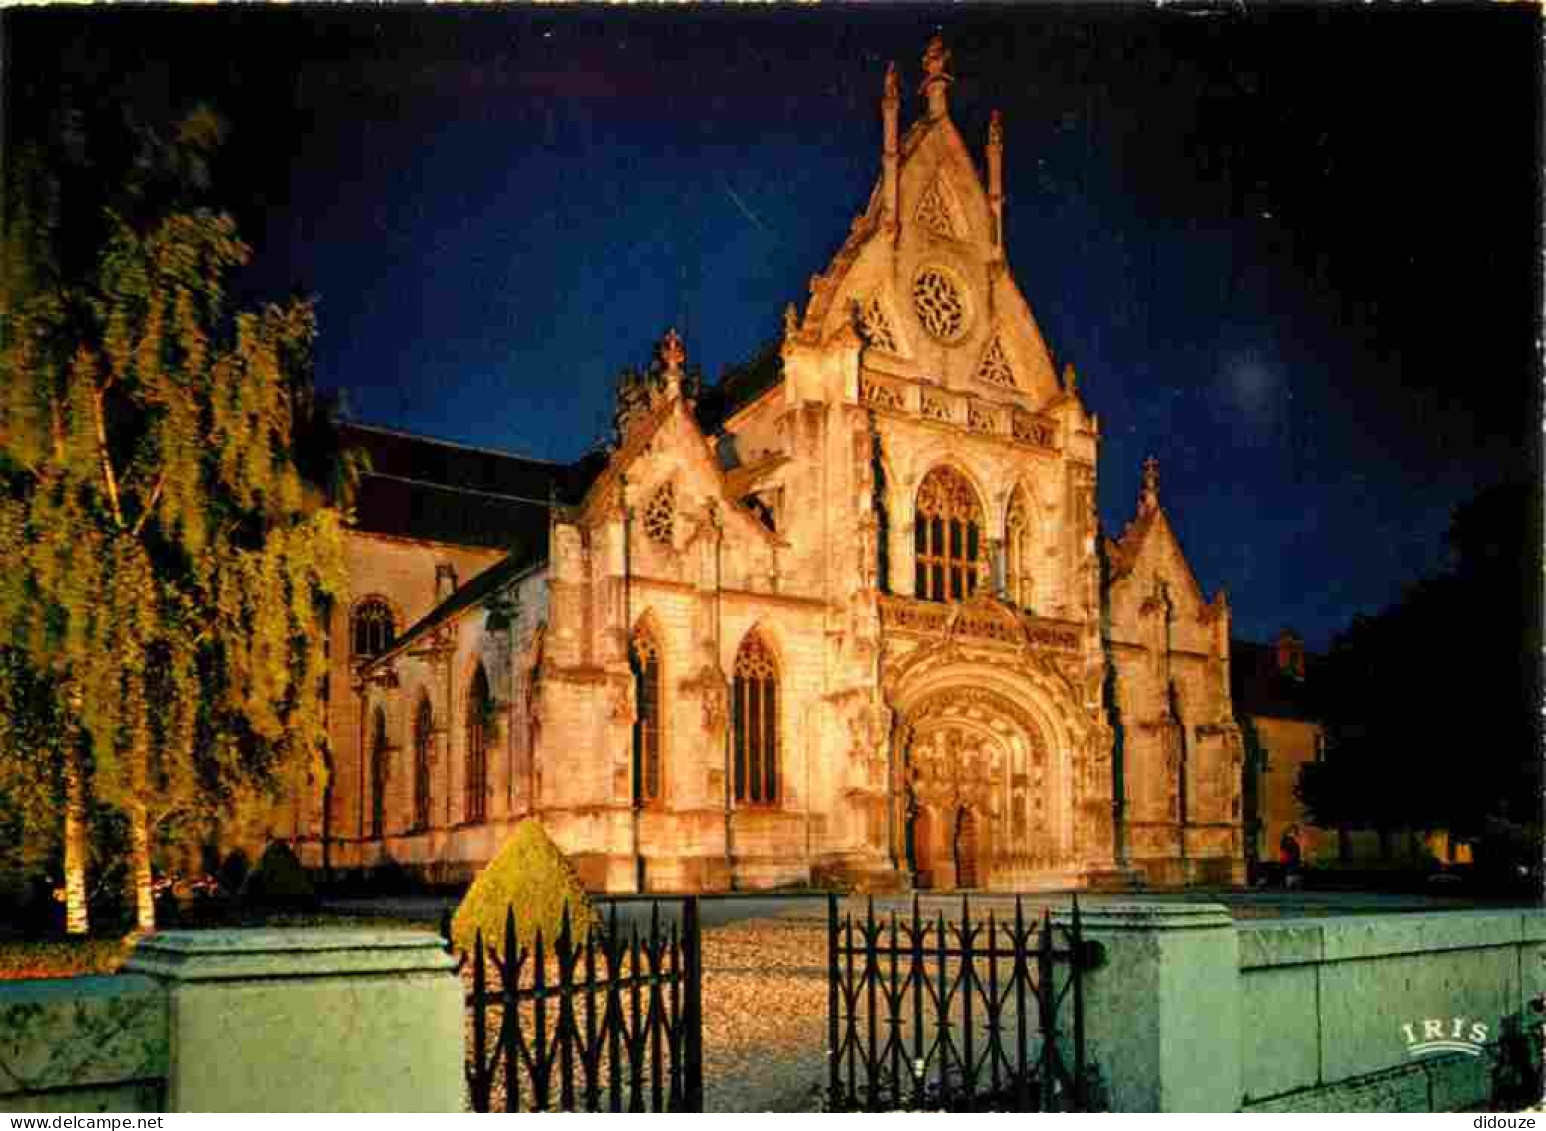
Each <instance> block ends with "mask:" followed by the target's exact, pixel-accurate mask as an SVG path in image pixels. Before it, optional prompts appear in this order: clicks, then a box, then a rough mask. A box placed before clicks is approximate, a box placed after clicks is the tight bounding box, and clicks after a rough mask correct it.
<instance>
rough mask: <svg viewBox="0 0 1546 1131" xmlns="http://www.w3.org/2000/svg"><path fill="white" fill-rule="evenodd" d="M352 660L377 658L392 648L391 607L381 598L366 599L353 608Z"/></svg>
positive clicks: (393, 630) (393, 628)
mask: <svg viewBox="0 0 1546 1131" xmlns="http://www.w3.org/2000/svg"><path fill="white" fill-rule="evenodd" d="M352 627H353V629H354V658H355V659H356V660H364V659H368V658H370V657H371V656H379V655H381V653H383V652H385V651H386V650H387V649H388V648H390V647H391V646H392V638H393V636H394V634H395V626H394V625H393V623H392V606H391V605H389V604H387V603H386V599H385V598H382V597H366V598H365V599H364V600H363V601H361V602H360V603H359V604H358V605H356V606H355V607H354V624H353V626H352Z"/></svg>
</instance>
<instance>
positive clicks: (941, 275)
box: [913, 267, 966, 342]
mask: <svg viewBox="0 0 1546 1131" xmlns="http://www.w3.org/2000/svg"><path fill="white" fill-rule="evenodd" d="M913 309H914V310H916V311H917V313H918V321H919V322H922V323H923V328H924V329H925V330H927V331H928V332H929V333H930V334H932V335H934V337H936V338H938V339H939V340H940V341H942V342H953V341H955V340H956V339H958V338H959V337H961V335H962V334H964V333H966V297H965V295H963V294H962V293H961V285H960V283H958V282H957V281H956V279H955V276H954V275H952V274H951V273H950V272H948V271H946V270H945V269H944V268H942V267H925V268H924V269H923V270H922V271H919V272H918V274H917V277H916V278H914V279H913Z"/></svg>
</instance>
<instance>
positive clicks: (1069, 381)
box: [1063, 361, 1079, 393]
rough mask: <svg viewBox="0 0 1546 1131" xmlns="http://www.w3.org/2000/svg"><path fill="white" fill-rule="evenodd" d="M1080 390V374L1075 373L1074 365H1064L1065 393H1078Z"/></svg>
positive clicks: (1066, 363)
mask: <svg viewBox="0 0 1546 1131" xmlns="http://www.w3.org/2000/svg"><path fill="white" fill-rule="evenodd" d="M1078 389H1079V374H1078V373H1076V372H1074V363H1073V362H1071V361H1065V362H1064V363H1063V391H1064V392H1067V393H1073V392H1077V391H1078Z"/></svg>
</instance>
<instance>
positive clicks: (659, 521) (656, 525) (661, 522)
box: [644, 483, 676, 546]
mask: <svg viewBox="0 0 1546 1131" xmlns="http://www.w3.org/2000/svg"><path fill="white" fill-rule="evenodd" d="M644 533H645V534H647V535H648V536H649V538H650V541H652V542H655V543H658V544H659V545H661V546H670V545H671V540H672V538H673V537H674V535H675V533H676V484H675V483H662V484H661V485H660V486H659V487H658V488H657V489H656V491H655V493H654V494H653V495H651V496H650V501H649V504H648V505H647V506H646V507H645V508H644Z"/></svg>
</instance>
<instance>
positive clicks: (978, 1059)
mask: <svg viewBox="0 0 1546 1131" xmlns="http://www.w3.org/2000/svg"><path fill="white" fill-rule="evenodd" d="M960 912H961V914H960V918H959V919H958V920H953V921H952V920H947V919H946V918H945V916H944V914H943V913H942V912H941V913H938V914H936V915H935V917H933V918H932V919H930V918H925V917H924V916H923V914H922V913H921V910H920V908H919V904H918V900H917V898H916V897H914V899H913V905H912V914H911V916H910V917H903V918H901V919H899V918H898V916H897V915H896V913H895V912H892V913H891V915H890V916H889V917H888V918H884V919H877V918H876V917H875V905H874V901H873V900H871V901H869V903H868V906H867V909H866V913H865V915H864V918H863V919H862V920H861V921H858V922H856V921H855V917H854V916H853V915H852V914H851V913H850V914H843V915H839V909H838V900H837V897H836V896H831V897H830V898H829V900H828V905H827V970H828V973H827V986H828V989H827V1024H828V1056H829V1062H830V1063H829V1074H828V1081H827V1105H828V1108H829V1110H833V1111H896V1110H901V1109H903V1108H911V1109H913V1110H917V1111H924V1110H935V1111H940V1110H944V1111H949V1110H963V1111H972V1110H1005V1111H1059V1110H1061V1111H1091V1110H1099V1109H1100V1107H1101V1106H1102V1104H1103V1096H1102V1091H1103V1089H1102V1087H1101V1083H1100V1077H1099V1073H1098V1071H1096V1069H1095V1068H1094V1066H1093V1065H1092V1064H1090V1063H1089V1062H1088V1061H1087V1059H1086V1055H1085V1042H1084V972H1085V971H1086V970H1088V969H1091V968H1093V967H1094V966H1096V965H1098V964H1099V963H1100V961H1101V960H1102V957H1103V951H1102V948H1101V947H1100V944H1098V943H1094V942H1090V941H1088V940H1086V939H1084V938H1083V935H1082V933H1081V930H1080V923H1079V905H1078V901H1077V899H1076V900H1075V901H1074V907H1073V915H1072V917H1071V921H1070V923H1069V925H1068V926H1067V927H1064V926H1062V925H1060V924H1054V923H1053V922H1052V913H1051V911H1050V910H1048V911H1044V912H1043V913H1042V915H1041V918H1040V920H1039V921H1038V920H1037V919H1036V917H1035V916H1034V915H1033V916H1032V918H1031V919H1030V920H1027V919H1026V916H1025V909H1024V906H1023V904H1022V901H1021V900H1020V899H1019V898H1018V897H1017V898H1016V899H1015V908H1014V918H1013V920H1008V921H1002V922H1001V921H1000V920H999V919H998V918H997V915H996V914H994V913H990V914H989V915H988V917H987V918H986V919H983V918H981V917H979V918H978V919H976V920H973V919H972V916H971V906H970V904H969V902H968V901H967V899H965V898H963V899H962V900H961V908H960ZM1060 971H1061V974H1060V973H1059V972H1060ZM1070 1015H1071V1016H1070Z"/></svg>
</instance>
